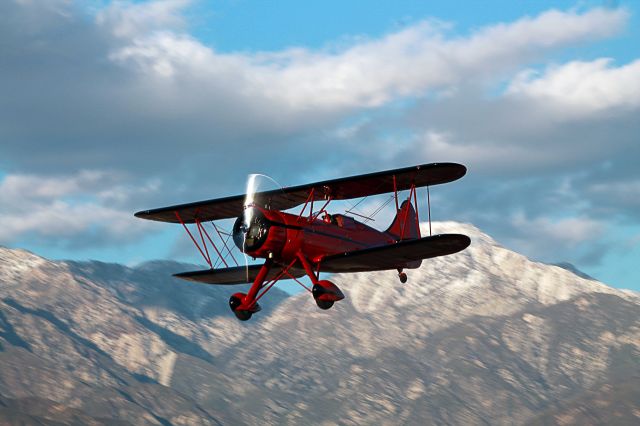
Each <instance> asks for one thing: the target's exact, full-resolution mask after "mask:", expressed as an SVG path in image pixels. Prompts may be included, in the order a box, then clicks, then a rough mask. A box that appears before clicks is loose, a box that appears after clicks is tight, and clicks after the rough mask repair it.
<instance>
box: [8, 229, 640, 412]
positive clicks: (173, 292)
mask: <svg viewBox="0 0 640 426" xmlns="http://www.w3.org/2000/svg"><path fill="white" fill-rule="evenodd" d="M434 231H437V232H461V233H467V234H468V235H470V236H471V238H472V245H471V247H469V248H468V249H467V250H465V251H464V252H462V253H458V254H456V255H453V256H448V257H443V258H438V259H432V260H429V261H425V262H424V263H423V266H422V267H421V268H420V269H418V270H413V271H409V282H408V283H406V284H400V283H399V282H398V279H397V276H396V274H394V273H393V272H379V273H366V274H349V275H335V276H333V277H332V280H333V281H334V282H335V283H336V284H337V285H338V286H339V287H340V288H341V289H342V290H343V291H344V292H345V294H346V296H347V298H346V299H345V300H344V301H342V302H339V303H338V304H336V306H335V307H334V308H332V309H331V310H329V311H320V310H318V309H317V307H316V306H315V303H314V302H313V300H312V298H311V297H310V295H308V294H307V293H306V292H305V293H303V294H299V295H296V296H291V297H286V295H285V294H284V293H276V292H271V293H270V294H269V297H267V298H265V299H263V300H265V301H267V299H268V303H267V305H266V306H265V309H264V310H263V311H262V312H260V313H259V314H257V315H256V316H254V318H253V319H252V320H251V321H249V322H248V323H240V322H238V321H237V320H236V319H235V317H233V316H232V314H231V313H230V312H229V310H228V307H227V300H228V297H229V295H230V293H231V292H232V291H233V289H231V288H229V287H210V286H202V285H197V284H190V283H184V282H181V281H176V280H174V279H172V278H171V277H170V273H171V272H175V271H180V270H185V269H190V267H185V266H184V265H177V264H173V263H171V262H152V263H149V264H144V265H141V266H140V267H137V268H127V267H124V266H120V265H113V264H103V263H98V262H86V263H76V262H49V261H47V260H44V259H42V258H39V257H37V256H35V255H33V254H30V253H27V252H24V251H19V250H8V249H0V423H1V422H2V421H5V422H6V421H9V422H13V423H22V424H32V423H35V422H38V421H39V422H45V423H46V422H50V423H51V424H55V423H53V422H60V423H64V424H70V423H77V424H89V423H91V422H93V423H94V424H113V423H114V422H116V421H119V422H121V424H162V425H167V424H176V425H178V424H256V423H261V424H262V423H265V424H300V423H312V424H426V423H431V424H485V423H491V424H527V423H531V424H548V423H565V424H571V423H574V424H585V423H607V422H611V421H616V422H617V423H619V424H625V423H629V424H637V423H638V422H639V421H640V403H639V402H638V401H640V399H639V398H638V395H639V394H640V315H639V314H640V297H639V296H638V294H637V293H634V292H630V291H621V290H616V289H613V288H611V287H608V286H606V285H604V284H602V283H599V282H597V281H594V280H591V279H585V278H581V277H579V276H577V275H575V274H574V273H572V272H570V271H567V270H566V269H563V268H560V267H556V266H550V265H545V264H541V263H536V262H531V261H530V260H528V259H527V258H525V257H524V256H521V255H519V254H517V253H514V252H512V251H509V250H507V249H505V248H503V247H501V246H499V245H498V244H497V243H496V242H495V241H493V240H492V239H491V238H490V237H488V236H487V235H485V234H483V233H481V232H480V231H479V230H477V229H476V228H474V227H472V226H470V225H464V224H459V223H436V224H434Z"/></svg>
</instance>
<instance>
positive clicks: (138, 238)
mask: <svg viewBox="0 0 640 426" xmlns="http://www.w3.org/2000/svg"><path fill="white" fill-rule="evenodd" d="M639 14H640V2H638V1H617V2H616V1H548V2H545V1H518V2H513V1H471V2H464V3H461V2H425V1H397V2H387V1H350V2H336V1H323V2H299V1H273V2H262V1H244V0H228V1H223V0H220V1H214V0H191V1H189V0H165V1H138V2H123V1H99V0H86V1H80V0H78V1H69V0H49V1H47V2H38V1H35V0H8V1H3V2H0V40H2V41H1V42H0V219H1V220H2V226H0V244H1V245H4V246H8V247H15V248H25V249H28V250H30V251H33V252H35V253H37V254H40V255H42V256H45V257H49V258H53V259H98V260H102V261H109V262H111V261H115V262H122V263H126V264H130V265H132V264H136V263H139V262H144V261H147V260H151V259H175V260H180V261H194V262H195V261H198V257H197V256H199V255H198V252H197V250H196V249H195V248H194V247H193V246H192V245H191V242H190V240H189V238H188V236H186V235H185V234H184V231H183V230H182V229H181V227H180V226H179V225H178V226H175V225H168V224H161V223H153V222H147V221H141V220H139V219H135V218H134V217H133V212H135V211H138V210H142V209H148V208H153V207H160V206H165V205H171V204H177V203H182V202H190V201H196V200H202V199H209V198H216V197H223V196H228V195H235V194H238V193H242V192H243V191H244V187H245V182H246V177H247V175H248V174H250V173H264V174H268V175H269V176H271V177H273V178H274V179H275V180H276V181H277V182H279V183H280V184H282V185H286V186H291V185H296V184H302V183H307V182H310V181H315V180H324V179H331V178H335V177H341V176H348V175H354V174H358V173H368V172H373V171H378V170H386V169H391V168H396V167H405V166H410V165H415V164H423V163H431V162H448V161H450V162H459V163H462V164H465V165H466V166H467V167H468V174H467V176H465V177H464V178H463V179H462V180H460V181H458V182H455V183H452V184H449V185H443V186H441V187H437V188H434V189H433V191H432V192H431V196H432V211H433V218H434V220H456V221H461V222H467V223H472V224H474V225H476V226H477V227H479V228H480V229H481V230H483V231H484V232H486V233H488V234H490V235H491V236H492V237H494V238H495V239H496V240H497V241H498V242H499V243H500V244H502V245H504V246H506V247H508V248H510V249H513V250H516V251H518V252H521V253H523V254H525V255H527V256H528V257H530V258H532V259H534V260H540V261H544V262H550V263H556V262H570V263H572V264H574V265H575V266H576V267H578V268H579V269H580V270H582V271H584V272H586V273H588V274H590V275H592V276H594V277H596V278H597V279H599V280H601V281H603V282H605V283H607V284H610V285H612V286H615V287H621V288H630V289H635V290H640V273H638V265H639V264H640V262H639V260H640V172H639V167H638V164H640V143H639V140H638V139H639V135H640V120H639V119H638V118H639V113H640V43H638V40H639V39H640V25H639V24H640V18H639ZM380 201H384V199H377V200H367V201H366V202H365V203H363V204H362V205H361V206H359V208H360V209H361V211H362V212H364V213H367V212H371V211H373V210H375V208H376V207H377V204H376V203H379V202H380ZM421 204H423V205H422V207H423V210H424V204H425V203H424V194H422V193H421ZM389 217H390V213H389V212H388V211H387V212H383V213H382V214H381V216H380V217H379V218H377V219H378V220H377V221H376V222H374V226H378V227H380V228H385V227H386V225H387V223H386V220H387V219H388V218H389ZM228 225H229V224H228V223H227V224H225V226H227V227H228ZM436 231H437V230H436ZM200 262H201V260H200Z"/></svg>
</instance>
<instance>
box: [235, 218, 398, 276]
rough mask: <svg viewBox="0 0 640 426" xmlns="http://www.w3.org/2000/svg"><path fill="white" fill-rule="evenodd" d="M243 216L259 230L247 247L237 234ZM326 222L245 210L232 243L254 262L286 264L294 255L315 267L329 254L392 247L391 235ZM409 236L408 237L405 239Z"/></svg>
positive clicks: (350, 221)
mask: <svg viewBox="0 0 640 426" xmlns="http://www.w3.org/2000/svg"><path fill="white" fill-rule="evenodd" d="M246 216H249V217H252V219H253V218H256V219H257V220H255V222H256V223H255V224H254V225H253V226H261V227H262V230H261V231H258V232H262V233H263V235H261V237H262V238H261V239H260V238H252V239H251V240H253V241H251V243H250V244H247V241H245V238H244V233H243V232H242V230H241V226H242V224H243V223H244V222H245V221H246ZM325 217H327V218H319V217H313V216H312V217H306V216H301V215H295V214H290V213H286V212H281V211H276V210H267V209H264V208H260V207H255V206H253V207H248V208H247V210H245V213H244V214H243V215H242V216H240V217H238V219H237V220H236V226H234V242H235V243H236V246H237V247H238V248H239V249H240V250H241V251H243V252H244V253H246V254H248V255H250V256H252V257H254V258H263V259H268V258H271V259H273V260H275V261H277V262H282V263H289V262H291V261H293V260H294V259H296V257H297V255H298V253H300V252H302V253H304V254H305V256H306V257H307V259H308V260H310V261H311V262H313V263H319V262H321V261H322V259H323V258H324V257H326V256H330V255H333V254H338V253H344V252H350V251H354V250H361V249H365V248H370V247H376V246H380V245H383V244H391V243H395V242H396V239H394V238H393V237H392V236H391V235H389V234H386V233H384V232H381V231H378V230H377V229H374V228H372V227H370V226H367V225H365V224H364V223H361V222H358V221H357V220H355V219H354V218H352V217H349V216H345V215H338V214H336V215H328V214H327V216H325ZM407 236H409V235H407Z"/></svg>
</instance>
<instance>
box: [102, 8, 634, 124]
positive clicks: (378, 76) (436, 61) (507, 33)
mask: <svg viewBox="0 0 640 426" xmlns="http://www.w3.org/2000/svg"><path fill="white" fill-rule="evenodd" d="M627 15H628V14H627V13H626V12H625V11H624V10H623V9H616V10H609V9H592V10H590V11H588V12H586V13H583V14H579V13H576V12H559V11H549V12H546V13H543V14H541V15H539V16H537V17H535V18H524V19H521V20H518V21H516V22H513V23H509V24H499V25H495V26H490V27H487V28H484V29H481V30H480V31H477V32H476V33H474V34H472V35H470V36H468V37H460V38H447V36H446V33H445V32H444V31H443V26H442V24H440V23H434V22H433V21H424V22H421V23H419V24H417V25H414V26H411V27H409V28H406V29H404V30H402V31H399V32H396V33H392V34H389V35H387V36H385V37H383V38H381V39H377V40H364V41H362V40H359V42H358V43H356V44H354V45H352V46H350V47H347V48H343V49H341V50H338V51H311V50H307V49H291V50H286V51H282V52H275V53H265V52H262V53H257V54H221V53H217V52H215V51H214V50H212V49H210V48H209V47H206V46H204V45H203V44H201V43H200V42H199V41H197V40H195V39H193V38H191V37H189V36H186V35H184V34H176V33H173V32H167V31H163V32H161V33H158V32H153V33H151V34H148V35H143V34H141V33H139V32H138V33H136V34H135V36H134V37H132V38H131V41H130V42H129V43H128V44H126V45H125V46H122V47H119V48H117V49H116V50H115V51H114V52H112V54H111V58H112V59H113V60H116V61H119V62H120V63H122V64H124V65H127V64H134V65H136V67H138V69H140V70H141V71H142V72H143V73H144V74H145V75H146V74H148V75H149V76H157V77H164V78H174V79H177V80H178V81H182V80H183V79H195V80H197V82H198V85H199V86H200V87H201V89H202V88H204V89H205V90H206V88H207V87H212V85H213V86H214V87H215V86H217V85H218V84H219V82H220V81H225V82H226V84H228V85H230V86H231V87H233V88H234V90H235V92H236V94H237V96H240V97H246V98H247V99H256V98H258V99H262V100H264V101H269V102H272V103H274V104H277V105H279V106H280V107H285V108H287V110H288V111H289V112H291V111H297V112H304V111H307V110H309V109H319V110H324V109H326V110H341V109H344V108H346V109H349V108H356V107H375V106H380V105H382V104H384V103H386V102H388V101H390V100H392V99H395V98H397V97H404V96H420V95H422V94H424V93H425V92H426V91H428V90H432V89H439V88H444V87H450V86H455V85H456V84H461V83H464V82H465V81H466V80H467V79H476V80H477V81H482V80H484V79H487V78H490V79H494V78H495V74H496V73H498V74H502V73H504V72H505V71H509V70H512V69H513V68H514V67H515V66H517V65H518V64H520V63H522V62H523V61H527V60H529V59H531V58H532V57H536V56H537V55H539V54H540V53H542V52H544V51H547V50H550V49H557V48H559V47H562V46H566V45H569V44H572V43H576V42H579V41H584V40H590V39H594V38H600V37H605V36H609V35H611V34H613V33H614V32H616V31H618V30H619V29H620V28H621V27H622V26H623V25H624V24H625V22H626V20H627ZM125 22H126V20H125ZM113 25H117V24H113ZM163 84H170V82H164V83H163Z"/></svg>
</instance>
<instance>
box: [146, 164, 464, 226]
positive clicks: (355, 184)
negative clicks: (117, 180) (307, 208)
mask: <svg viewBox="0 0 640 426" xmlns="http://www.w3.org/2000/svg"><path fill="white" fill-rule="evenodd" d="M466 171H467V169H466V167H465V166H463V165H461V164H456V163H431V164H423V165H420V166H414V167H405V168H402V169H394V170H387V171H383V172H377V173H369V174H365V175H358V176H350V177H345V178H340V179H332V180H327V181H322V182H315V183H311V184H306V185H299V186H293V187H289V188H282V189H278V190H273V191H266V192H260V193H256V194H254V200H255V203H256V204H258V205H262V206H268V208H270V209H272V210H288V209H291V208H293V207H296V206H298V205H301V204H304V203H305V202H306V201H307V200H310V199H311V197H310V195H311V194H312V193H313V197H312V198H313V200H314V201H318V200H326V199H328V198H329V197H331V199H333V200H347V199H351V198H360V197H364V196H367V195H377V194H384V193H388V192H393V191H394V188H395V189H397V190H398V191H404V190H407V189H409V188H410V187H411V185H415V186H416V187H422V186H428V185H429V186H430V185H439V184H442V183H447V182H452V181H454V180H456V179H460V178H461V177H462V176H464V175H465V173H466ZM243 208H244V195H235V196H232V197H226V198H218V199H213V200H205V201H198V202H195V203H189V204H179V205H175V206H169V207H162V208H159V209H153V210H143V211H139V212H137V213H136V214H135V215H136V217H139V218H142V219H149V220H155V221H160V222H172V223H180V222H181V221H182V222H183V223H195V222H196V221H200V222H206V221H210V220H218V219H227V218H232V217H237V216H240V214H241V213H242V210H243Z"/></svg>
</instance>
